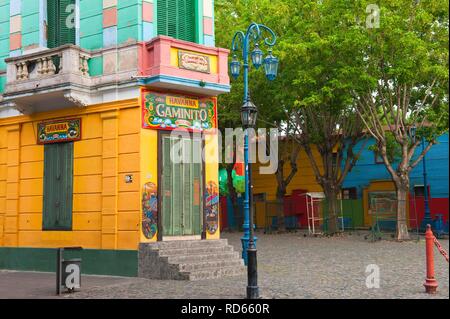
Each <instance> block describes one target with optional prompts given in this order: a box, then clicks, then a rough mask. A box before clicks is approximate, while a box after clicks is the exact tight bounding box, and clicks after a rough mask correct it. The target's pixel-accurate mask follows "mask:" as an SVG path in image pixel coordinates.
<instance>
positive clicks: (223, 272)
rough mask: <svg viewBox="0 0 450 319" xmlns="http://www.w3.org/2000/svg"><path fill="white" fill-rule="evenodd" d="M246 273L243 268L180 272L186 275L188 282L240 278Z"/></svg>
mask: <svg viewBox="0 0 450 319" xmlns="http://www.w3.org/2000/svg"><path fill="white" fill-rule="evenodd" d="M245 273H246V268H245V266H238V267H236V266H232V267H221V268H213V269H205V270H197V271H193V272H189V273H185V272H182V274H183V275H185V274H188V278H189V280H204V279H216V278H220V277H229V276H240V275H244V274H245Z"/></svg>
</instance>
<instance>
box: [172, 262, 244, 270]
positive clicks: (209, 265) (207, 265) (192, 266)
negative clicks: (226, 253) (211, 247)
mask: <svg viewBox="0 0 450 319" xmlns="http://www.w3.org/2000/svg"><path fill="white" fill-rule="evenodd" d="M242 266H244V262H243V260H241V259H224V260H211V261H202V262H197V263H186V264H184V263H182V264H178V269H179V270H180V271H181V272H195V271H198V270H209V269H217V268H224V267H242Z"/></svg>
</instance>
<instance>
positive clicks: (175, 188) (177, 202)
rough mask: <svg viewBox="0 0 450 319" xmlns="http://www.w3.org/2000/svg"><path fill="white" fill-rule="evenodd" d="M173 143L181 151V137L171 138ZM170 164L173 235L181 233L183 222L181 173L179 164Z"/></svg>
mask: <svg viewBox="0 0 450 319" xmlns="http://www.w3.org/2000/svg"><path fill="white" fill-rule="evenodd" d="M172 141H173V144H178V146H177V147H176V148H178V147H180V148H181V152H183V149H182V145H181V146H180V143H181V142H182V140H181V139H173V140H172ZM171 166H172V173H173V175H172V227H173V235H174V236H180V235H182V234H183V233H182V228H181V224H182V222H183V208H184V207H183V175H182V174H181V164H180V163H171Z"/></svg>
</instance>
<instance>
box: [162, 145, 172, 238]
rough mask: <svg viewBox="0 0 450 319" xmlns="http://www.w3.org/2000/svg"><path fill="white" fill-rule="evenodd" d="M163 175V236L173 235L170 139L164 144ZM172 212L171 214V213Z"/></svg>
mask: <svg viewBox="0 0 450 319" xmlns="http://www.w3.org/2000/svg"><path fill="white" fill-rule="evenodd" d="M162 144H163V145H162V155H163V173H162V196H163V201H162V202H163V207H162V209H163V213H164V215H163V234H164V235H171V234H172V214H171V212H172V169H171V165H172V163H171V160H170V147H171V143H170V137H164V138H163V142H162ZM169 212H170V213H169Z"/></svg>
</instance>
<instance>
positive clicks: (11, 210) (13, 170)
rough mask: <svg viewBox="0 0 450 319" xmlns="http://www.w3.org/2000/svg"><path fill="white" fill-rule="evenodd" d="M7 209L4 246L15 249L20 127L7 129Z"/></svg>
mask: <svg viewBox="0 0 450 319" xmlns="http://www.w3.org/2000/svg"><path fill="white" fill-rule="evenodd" d="M6 134H7V155H6V156H7V157H6V176H7V177H6V208H5V217H4V226H3V238H4V240H3V244H4V246H6V247H15V246H18V243H19V176H20V125H19V124H16V125H12V126H9V127H7V128H6Z"/></svg>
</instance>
